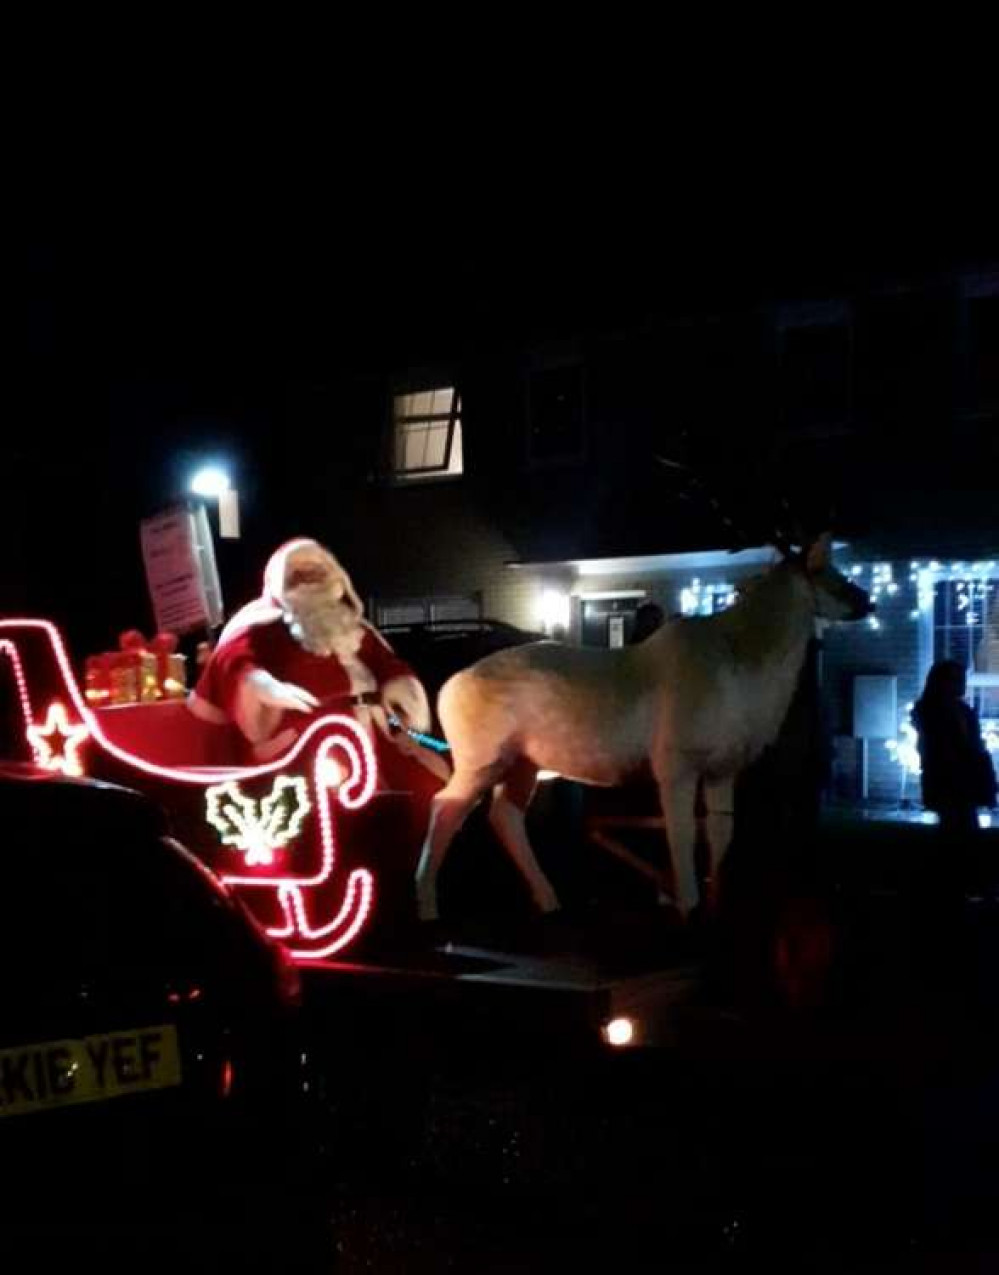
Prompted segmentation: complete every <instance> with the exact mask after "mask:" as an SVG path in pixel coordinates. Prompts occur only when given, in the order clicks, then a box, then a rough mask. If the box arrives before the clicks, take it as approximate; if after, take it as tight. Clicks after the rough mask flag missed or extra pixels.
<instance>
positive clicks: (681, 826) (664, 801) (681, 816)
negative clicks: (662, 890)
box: [656, 773, 698, 917]
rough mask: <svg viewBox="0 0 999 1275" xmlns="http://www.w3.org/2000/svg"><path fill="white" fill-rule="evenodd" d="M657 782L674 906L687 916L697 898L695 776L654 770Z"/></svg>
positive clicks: (682, 914)
mask: <svg viewBox="0 0 999 1275" xmlns="http://www.w3.org/2000/svg"><path fill="white" fill-rule="evenodd" d="M656 782H657V784H658V785H659V802H660V805H661V806H662V812H663V819H664V820H665V821H666V836H667V837H668V838H669V848H670V855H671V858H672V861H673V879H674V881H675V882H676V906H677V909H678V911H679V912H680V914H681V916H683V917H687V916H688V915H689V914H690V912H691V911H692V910H693V908H694V907H695V906H696V904H697V899H698V891H697V872H696V869H695V867H694V842H695V839H696V836H695V834H696V824H695V822H694V798H695V796H696V793H697V776H696V775H693V774H682V775H669V774H658V773H657V775H656Z"/></svg>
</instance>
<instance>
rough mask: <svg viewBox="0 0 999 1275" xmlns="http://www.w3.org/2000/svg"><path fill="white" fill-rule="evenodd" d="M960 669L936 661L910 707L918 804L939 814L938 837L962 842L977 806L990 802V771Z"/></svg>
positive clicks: (969, 834)
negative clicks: (915, 739)
mask: <svg viewBox="0 0 999 1275" xmlns="http://www.w3.org/2000/svg"><path fill="white" fill-rule="evenodd" d="M966 687H967V683H966V678H965V671H964V668H963V667H962V666H961V665H960V664H958V663H957V661H956V660H938V661H937V662H936V664H934V665H933V667H932V668H931V669H930V671H929V674H928V676H927V678H926V685H925V687H924V688H923V694H922V696H921V697H920V699H919V700H917V702H916V706H915V708H914V709H913V712H912V723H913V725H914V726H915V728H916V731H917V733H918V736H919V756H920V760H921V762H922V785H923V805H924V806H925V807H926V809H927V810H934V811H936V813H937V814H938V815H939V816H940V829H941V831H942V833H943V834H944V836H945V837H946V838H947V839H948V840H949V841H953V842H955V843H957V844H959V845H967V844H968V843H969V841H971V840H972V839H973V838H974V837H975V834H976V833H977V832H978V811H979V809H980V808H981V807H983V806H984V807H986V808H988V807H990V806H993V805H995V801H996V774H995V768H994V767H993V765H992V758H991V757H990V756H989V753H988V749H987V748H986V747H985V741H984V740H983V739H982V728H981V725H980V724H979V721H978V714H977V713H976V712H975V710H974V709H973V708H972V707H971V706H970V705H969V704H966V703H965V700H964V695H965V691H966Z"/></svg>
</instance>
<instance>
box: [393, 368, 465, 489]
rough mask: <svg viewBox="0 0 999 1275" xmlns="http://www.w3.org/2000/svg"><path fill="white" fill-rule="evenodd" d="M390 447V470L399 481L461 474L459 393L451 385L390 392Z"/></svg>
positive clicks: (451, 476)
mask: <svg viewBox="0 0 999 1275" xmlns="http://www.w3.org/2000/svg"><path fill="white" fill-rule="evenodd" d="M392 446H393V459H392V472H393V475H394V476H395V477H396V478H397V479H399V480H401V481H403V482H421V481H425V480H427V479H433V478H453V477H457V476H458V475H459V474H461V473H463V472H464V460H463V456H462V444H461V395H460V394H459V393H458V391H457V390H456V389H455V387H454V386H453V385H445V386H440V387H438V388H437V389H432V390H417V391H415V392H414V393H407V394H396V395H394V396H393V399H392Z"/></svg>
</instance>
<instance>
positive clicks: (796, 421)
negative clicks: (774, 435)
mask: <svg viewBox="0 0 999 1275" xmlns="http://www.w3.org/2000/svg"><path fill="white" fill-rule="evenodd" d="M777 353H778V374H779V382H780V401H781V424H782V425H783V426H784V428H786V429H788V430H791V431H809V430H814V431H817V432H822V431H823V430H828V429H835V428H836V427H839V426H843V425H845V424H846V423H847V422H848V420H849V419H850V414H851V399H852V385H851V379H852V378H851V370H852V362H853V332H852V326H851V323H850V312H849V309H848V307H847V306H846V305H845V304H841V303H838V302H837V303H830V304H827V305H815V306H785V307H784V308H783V309H782V310H781V312H780V314H779V315H778V321H777Z"/></svg>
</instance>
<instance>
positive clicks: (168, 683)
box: [149, 633, 187, 699]
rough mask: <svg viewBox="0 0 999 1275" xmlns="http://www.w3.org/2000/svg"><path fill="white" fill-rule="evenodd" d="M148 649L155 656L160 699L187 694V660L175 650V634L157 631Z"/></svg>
mask: <svg viewBox="0 0 999 1275" xmlns="http://www.w3.org/2000/svg"><path fill="white" fill-rule="evenodd" d="M149 649H150V650H151V651H152V653H153V654H154V655H155V656H156V684H157V687H158V688H159V697H160V699H183V698H184V696H185V695H186V694H187V660H186V659H185V657H184V656H183V655H181V654H180V653H179V652H178V650H177V635H176V634H175V633H157V634H156V636H155V637H154V638H153V640H152V641H151V642H150V643H149Z"/></svg>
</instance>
